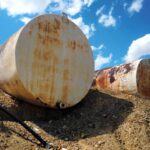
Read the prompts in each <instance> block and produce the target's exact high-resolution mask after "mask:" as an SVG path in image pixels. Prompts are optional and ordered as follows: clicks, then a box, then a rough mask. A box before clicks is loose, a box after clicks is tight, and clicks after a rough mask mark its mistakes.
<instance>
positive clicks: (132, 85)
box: [92, 59, 150, 98]
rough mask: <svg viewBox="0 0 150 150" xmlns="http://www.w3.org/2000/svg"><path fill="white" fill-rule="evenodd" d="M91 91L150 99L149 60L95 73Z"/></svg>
mask: <svg viewBox="0 0 150 150" xmlns="http://www.w3.org/2000/svg"><path fill="white" fill-rule="evenodd" d="M92 89H97V90H99V91H102V92H113V93H121V92H125V93H129V94H134V95H138V96H141V97H146V98H150V59H143V60H137V61H134V62H132V63H128V64H123V65H120V66H116V67H112V68H106V69H102V70H98V71H96V72H95V77H94V81H93V85H92Z"/></svg>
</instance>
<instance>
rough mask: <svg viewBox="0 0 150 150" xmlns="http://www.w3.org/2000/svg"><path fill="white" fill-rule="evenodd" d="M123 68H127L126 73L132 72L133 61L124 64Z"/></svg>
mask: <svg viewBox="0 0 150 150" xmlns="http://www.w3.org/2000/svg"><path fill="white" fill-rule="evenodd" d="M123 68H125V69H126V71H125V72H124V73H125V74H127V73H128V72H130V71H131V70H132V67H131V63H128V64H125V65H123Z"/></svg>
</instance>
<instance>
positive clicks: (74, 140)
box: [0, 91, 150, 150]
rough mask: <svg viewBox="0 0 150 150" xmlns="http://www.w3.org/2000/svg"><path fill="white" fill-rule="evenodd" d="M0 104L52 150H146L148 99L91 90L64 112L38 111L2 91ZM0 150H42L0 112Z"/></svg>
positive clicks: (149, 129) (149, 146)
mask: <svg viewBox="0 0 150 150" xmlns="http://www.w3.org/2000/svg"><path fill="white" fill-rule="evenodd" d="M0 105H2V106H3V107H5V108H6V109H7V110H9V111H10V112H11V113H13V114H14V115H15V116H17V117H18V118H20V119H21V120H23V121H24V122H25V123H27V124H28V125H29V126H30V127H31V128H32V129H33V130H35V131H36V132H37V133H38V134H40V135H41V137H42V138H44V140H46V141H48V142H49V143H51V144H52V145H53V148H52V149H54V150H150V100H148V99H142V98H138V97H135V96H131V95H127V94H120V95H112V94H111V95H110V94H103V93H100V92H97V91H90V92H89V93H88V95H87V96H86V97H85V98H84V99H83V100H82V102H81V103H79V104H78V105H76V106H75V107H73V108H70V109H66V110H53V109H46V108H40V107H37V106H34V105H31V104H28V103H25V102H22V101H18V100H13V99H11V98H10V97H9V96H7V95H6V94H4V93H3V92H0ZM0 150H44V148H42V147H41V146H40V145H39V142H38V141H37V140H36V139H35V138H34V137H33V136H32V135H31V134H30V133H28V132H27V131H26V130H25V129H24V128H23V127H22V126H20V125H19V124H18V123H16V122H15V121H12V120H11V119H10V118H9V117H8V116H6V115H5V114H4V113H3V112H1V111H0Z"/></svg>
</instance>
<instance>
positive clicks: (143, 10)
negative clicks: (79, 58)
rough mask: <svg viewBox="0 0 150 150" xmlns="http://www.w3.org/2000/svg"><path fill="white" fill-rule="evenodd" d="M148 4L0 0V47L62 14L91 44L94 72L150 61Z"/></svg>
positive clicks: (145, 0)
mask: <svg viewBox="0 0 150 150" xmlns="http://www.w3.org/2000/svg"><path fill="white" fill-rule="evenodd" d="M149 6H150V0H109V1H108V0H0V45H2V44H3V43H4V42H5V41H6V40H7V39H8V38H9V37H10V36H11V35H12V34H13V33H14V32H16V31H17V30H18V29H19V28H20V27H22V26H24V25H25V24H26V23H27V22H28V21H30V20H31V19H32V18H34V17H35V16H37V15H40V14H43V13H55V14H60V15H61V14H62V12H65V13H67V14H68V17H69V18H70V19H71V20H72V21H73V22H75V23H76V24H77V25H78V26H79V27H80V28H81V29H82V31H83V32H84V33H85V35H86V37H87V38H88V40H89V43H90V44H91V47H92V51H93V57H94V60H95V69H100V68H104V67H109V66H114V65H118V64H121V63H126V62H131V61H134V60H137V59H140V58H148V57H149V58H150V8H149Z"/></svg>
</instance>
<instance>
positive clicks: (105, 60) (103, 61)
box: [95, 54, 112, 70]
mask: <svg viewBox="0 0 150 150" xmlns="http://www.w3.org/2000/svg"><path fill="white" fill-rule="evenodd" d="M111 59H112V54H110V55H109V56H108V57H103V56H102V55H101V54H99V55H97V57H96V59H95V70H98V69H100V68H101V67H102V66H103V65H104V64H108V63H110V61H111Z"/></svg>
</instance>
